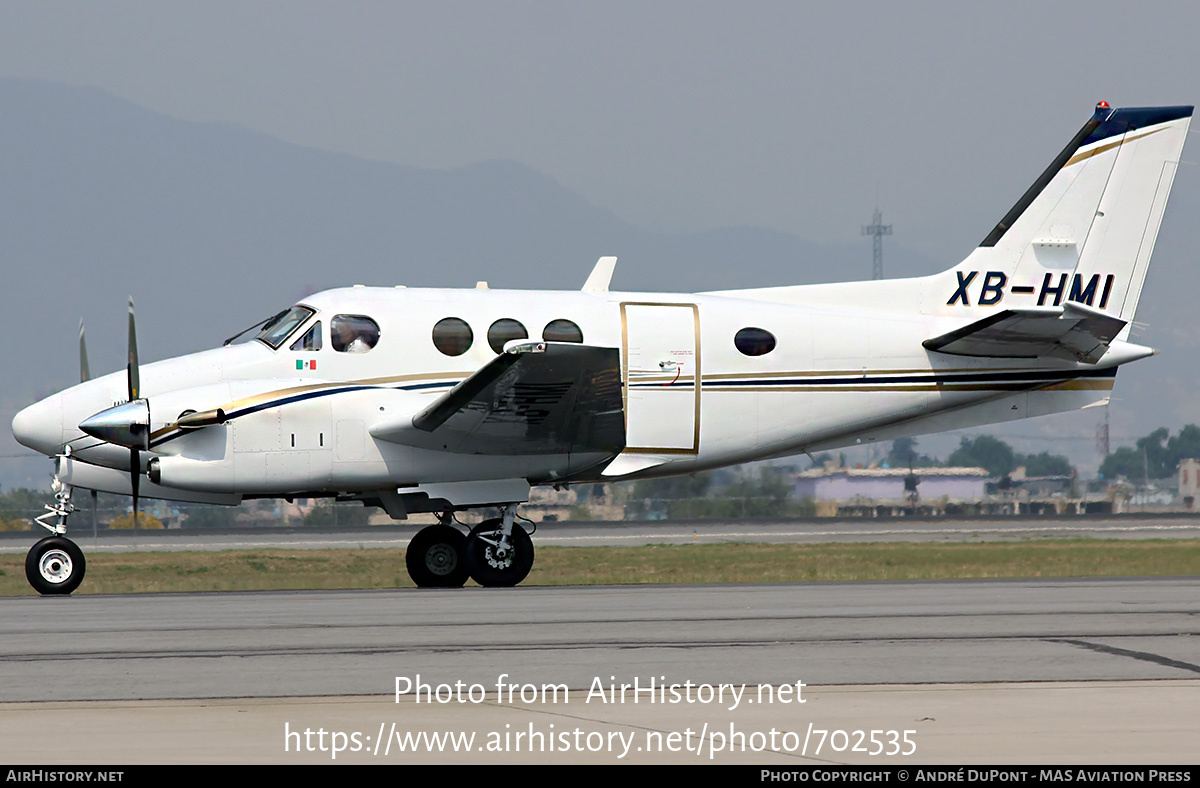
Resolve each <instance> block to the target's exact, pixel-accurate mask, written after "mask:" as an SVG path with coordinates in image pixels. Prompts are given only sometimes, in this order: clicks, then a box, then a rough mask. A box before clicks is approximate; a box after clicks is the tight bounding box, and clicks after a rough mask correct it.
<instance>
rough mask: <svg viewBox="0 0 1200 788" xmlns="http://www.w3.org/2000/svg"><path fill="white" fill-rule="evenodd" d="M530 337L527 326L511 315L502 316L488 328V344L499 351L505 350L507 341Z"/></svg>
mask: <svg viewBox="0 0 1200 788" xmlns="http://www.w3.org/2000/svg"><path fill="white" fill-rule="evenodd" d="M528 338H529V332H528V331H526V330H525V326H523V325H521V323H520V321H517V320H513V319H512V318H509V317H502V318H500V319H499V320H497V321H496V322H495V323H492V327H491V328H489V329H488V344H489V345H490V346H491V348H492V350H494V351H496V352H497V353H503V352H504V344H505V343H506V342H511V341H513V340H514V339H528Z"/></svg>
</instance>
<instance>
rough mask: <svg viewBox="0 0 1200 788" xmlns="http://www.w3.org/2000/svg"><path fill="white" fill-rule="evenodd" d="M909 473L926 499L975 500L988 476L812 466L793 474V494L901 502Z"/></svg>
mask: <svg viewBox="0 0 1200 788" xmlns="http://www.w3.org/2000/svg"><path fill="white" fill-rule="evenodd" d="M909 473H912V474H913V475H915V476H916V477H917V478H918V479H919V480H920V484H919V485H918V486H917V492H918V494H919V495H920V497H921V499H922V500H926V501H928V500H932V499H936V498H949V499H950V500H958V501H963V500H978V499H979V498H982V497H983V493H984V483H985V482H986V481H987V478H988V475H989V474H988V472H987V471H986V470H984V469H983V468H915V469H913V470H912V471H910V470H909V469H908V468H812V469H810V470H807V471H801V472H800V473H798V474H796V484H795V488H794V493H795V495H796V497H798V498H812V499H813V500H815V501H851V500H856V499H858V500H872V501H903V500H905V498H906V493H905V489H904V480H905V478H906V477H907V476H908V475H909Z"/></svg>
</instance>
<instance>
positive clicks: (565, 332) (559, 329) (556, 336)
mask: <svg viewBox="0 0 1200 788" xmlns="http://www.w3.org/2000/svg"><path fill="white" fill-rule="evenodd" d="M542 339H544V340H546V341H547V342H582V341H583V332H582V331H580V330H579V326H577V325H575V324H574V323H572V322H571V321H570V320H563V319H559V320H551V321H550V322H549V323H547V324H546V328H545V329H543V330H542Z"/></svg>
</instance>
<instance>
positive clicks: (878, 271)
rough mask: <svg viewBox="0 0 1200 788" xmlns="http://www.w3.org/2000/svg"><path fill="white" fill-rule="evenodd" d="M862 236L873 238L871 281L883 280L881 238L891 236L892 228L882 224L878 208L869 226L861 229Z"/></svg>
mask: <svg viewBox="0 0 1200 788" xmlns="http://www.w3.org/2000/svg"><path fill="white" fill-rule="evenodd" d="M862 234H863V235H871V236H874V237H875V270H874V273H872V275H871V278H872V279H882V278H883V236H885V235H891V234H892V226H891V225H890V224H884V223H883V212H882V211H880V210H879V209H878V208H876V209H875V215H874V216H873V217H872V221H871V224H869V225H866V226H864V227H863V228H862Z"/></svg>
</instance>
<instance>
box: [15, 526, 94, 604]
mask: <svg viewBox="0 0 1200 788" xmlns="http://www.w3.org/2000/svg"><path fill="white" fill-rule="evenodd" d="M86 571H87V562H86V561H84V560H83V551H82V550H80V549H79V545H77V544H75V543H74V542H72V541H71V540H70V539H67V538H65V537H62V536H47V537H46V538H45V539H43V540H42V541H40V542H38V543H37V544H35V545H34V546H33V547H31V548H30V549H29V554H28V555H27V556H25V579H26V580H28V581H29V585H31V586H33V590H35V591H37V592H38V593H39V594H69V593H71V592H72V591H74V590H75V589H76V588H79V584H80V583H82V582H83V575H84V572H86Z"/></svg>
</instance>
